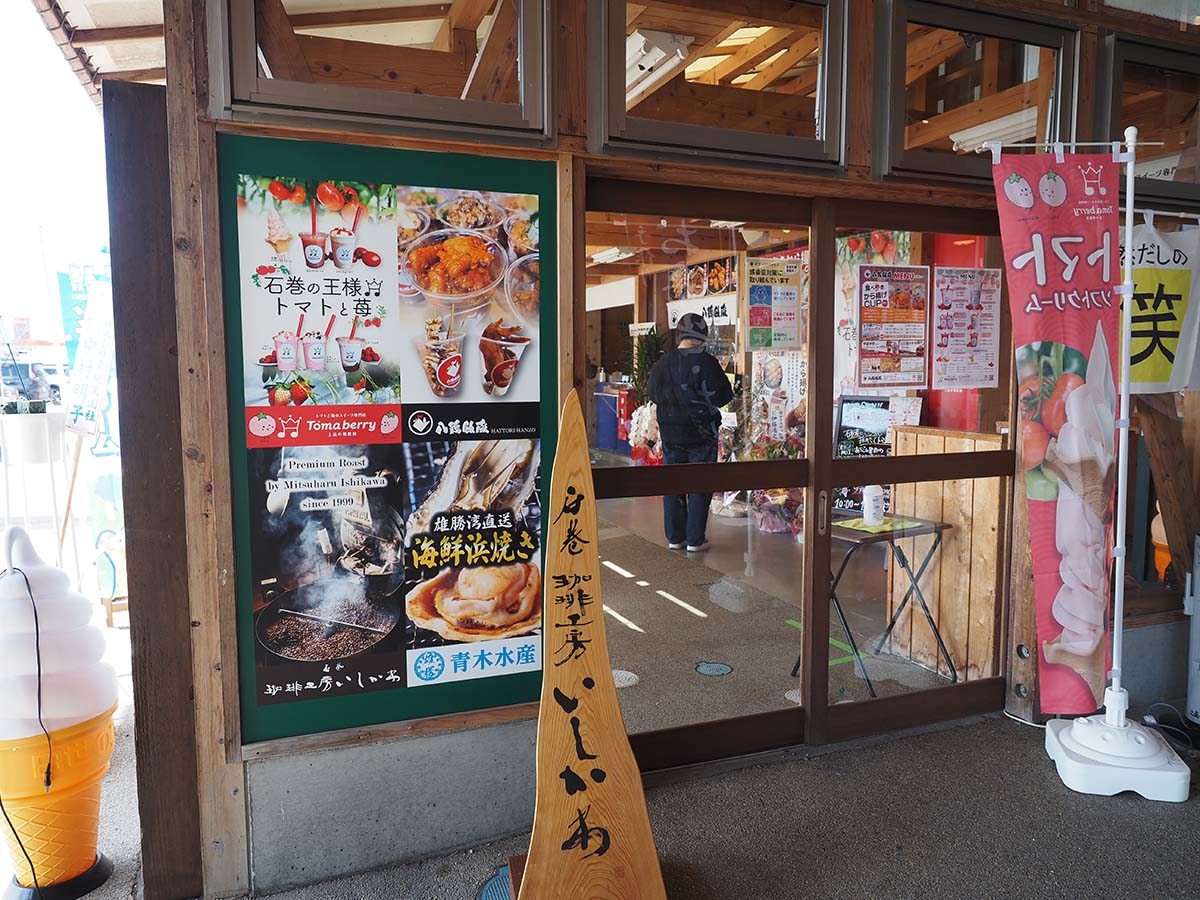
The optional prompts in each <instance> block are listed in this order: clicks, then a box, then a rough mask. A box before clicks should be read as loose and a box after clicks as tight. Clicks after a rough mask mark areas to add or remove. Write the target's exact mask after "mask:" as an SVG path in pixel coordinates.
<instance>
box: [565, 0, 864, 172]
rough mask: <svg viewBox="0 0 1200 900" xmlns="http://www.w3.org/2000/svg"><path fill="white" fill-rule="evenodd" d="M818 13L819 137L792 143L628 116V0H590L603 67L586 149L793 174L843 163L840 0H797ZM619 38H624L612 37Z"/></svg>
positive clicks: (592, 37)
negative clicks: (783, 169) (746, 165)
mask: <svg viewBox="0 0 1200 900" xmlns="http://www.w3.org/2000/svg"><path fill="white" fill-rule="evenodd" d="M798 2H803V3H804V4H806V5H808V6H813V7H820V8H821V9H822V25H821V29H822V30H821V54H822V59H821V71H820V73H819V75H818V82H817V83H818V108H820V109H822V110H824V111H825V116H824V119H825V121H824V123H823V134H822V136H821V137H819V138H796V137H787V136H784V135H772V134H763V133H761V132H752V131H739V130H734V129H729V128H716V127H712V126H707V125H688V124H684V123H678V122H668V121H659V120H655V119H643V118H639V117H637V116H630V115H628V114H627V113H626V111H625V102H624V101H625V85H624V72H625V9H626V3H625V0H588V20H587V24H588V28H587V32H588V59H589V60H599V61H600V62H601V65H600V67H599V68H600V71H599V73H598V77H593V78H590V79H589V83H588V130H589V149H590V150H591V151H592V152H593V153H611V152H618V153H631V154H635V155H643V156H653V157H658V158H672V157H674V158H677V159H691V160H695V159H697V158H701V159H711V160H719V161H723V162H726V163H728V162H734V163H738V162H742V163H746V162H749V163H752V164H758V165H771V166H773V167H779V166H785V167H787V168H791V169H801V170H802V169H806V168H807V169H817V170H824V171H829V170H838V169H840V168H842V167H843V166H844V164H845V133H844V123H845V119H846V94H845V90H844V84H845V80H846V79H845V64H846V36H847V29H846V28H845V6H846V2H845V0H798ZM616 35H620V36H621V39H620V40H619V41H618V40H615V39H613V38H615V36H616Z"/></svg>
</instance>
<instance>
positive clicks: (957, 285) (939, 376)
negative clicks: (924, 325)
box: [933, 266, 1000, 391]
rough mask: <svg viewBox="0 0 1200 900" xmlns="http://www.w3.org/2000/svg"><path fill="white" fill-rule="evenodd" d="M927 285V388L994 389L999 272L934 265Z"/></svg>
mask: <svg viewBox="0 0 1200 900" xmlns="http://www.w3.org/2000/svg"><path fill="white" fill-rule="evenodd" d="M933 283H934V295H933V296H934V310H933V312H934V316H933V389H934V390H935V391H937V390H946V389H958V388H993V387H996V385H997V384H998V381H997V372H996V369H997V366H998V359H999V352H1000V270H999V269H952V268H942V267H940V266H939V267H937V268H935V269H934V277H933Z"/></svg>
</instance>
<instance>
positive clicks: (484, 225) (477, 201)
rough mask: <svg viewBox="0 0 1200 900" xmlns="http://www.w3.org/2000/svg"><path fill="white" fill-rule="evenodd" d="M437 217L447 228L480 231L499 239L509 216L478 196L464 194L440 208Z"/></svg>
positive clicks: (436, 213)
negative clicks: (502, 227)
mask: <svg viewBox="0 0 1200 900" xmlns="http://www.w3.org/2000/svg"><path fill="white" fill-rule="evenodd" d="M435 215H436V216H437V219H438V221H439V222H442V223H444V224H445V226H446V227H447V228H458V229H463V230H466V231H479V232H482V233H483V234H486V235H487V236H488V237H490V238H498V237H500V228H501V226H503V225H504V220H505V219H507V218H508V215H509V214H508V213H507V212H505V210H503V209H502V208H501V207H499V206H497V205H496V204H495V203H489V202H488V201H487V200H484V199H483V198H482V197H480V196H478V195H476V194H467V193H464V194H459V195H458V196H457V197H455V198H454V199H453V200H448V201H446V202H445V203H443V204H442V205H441V206H439V207H438V208H437V210H436V212H435Z"/></svg>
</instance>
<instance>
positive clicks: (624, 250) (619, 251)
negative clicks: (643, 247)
mask: <svg viewBox="0 0 1200 900" xmlns="http://www.w3.org/2000/svg"><path fill="white" fill-rule="evenodd" d="M634 255H635V251H634V250H632V249H630V248H629V247H608V248H607V249H604V250H600V251H599V252H597V253H593V254H592V262H594V263H601V264H603V263H615V262H620V261H621V260H623V259H629V257H631V256H634Z"/></svg>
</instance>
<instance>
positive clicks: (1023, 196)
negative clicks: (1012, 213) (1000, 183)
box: [1004, 172, 1034, 209]
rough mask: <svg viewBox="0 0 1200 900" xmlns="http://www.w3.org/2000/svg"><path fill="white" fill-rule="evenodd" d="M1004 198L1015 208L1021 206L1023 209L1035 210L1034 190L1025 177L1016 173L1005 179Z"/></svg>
mask: <svg viewBox="0 0 1200 900" xmlns="http://www.w3.org/2000/svg"><path fill="white" fill-rule="evenodd" d="M1004 196H1005V197H1007V198H1008V199H1009V201H1010V202H1011V203H1012V204H1013V205H1014V206H1019V207H1020V208H1021V209H1033V200H1034V197H1033V188H1031V187H1030V186H1029V182H1028V181H1026V180H1025V178H1024V177H1023V176H1021V175H1018V174H1017V173H1016V172H1013V173H1012V174H1011V175H1009V176H1008V177H1007V178H1006V179H1004Z"/></svg>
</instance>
